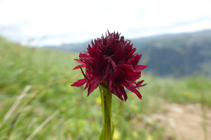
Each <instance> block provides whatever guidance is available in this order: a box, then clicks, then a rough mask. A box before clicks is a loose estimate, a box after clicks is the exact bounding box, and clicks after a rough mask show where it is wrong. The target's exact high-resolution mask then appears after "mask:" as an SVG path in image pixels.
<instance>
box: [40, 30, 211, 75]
mask: <svg viewBox="0 0 211 140" xmlns="http://www.w3.org/2000/svg"><path fill="white" fill-rule="evenodd" d="M90 42H91V41H87V42H84V43H77V44H63V45H61V46H60V47H56V48H57V49H59V50H62V51H71V52H82V51H83V50H86V48H87V46H88V44H90ZM131 42H132V43H133V45H134V47H136V48H137V51H138V52H139V53H141V54H143V57H142V59H141V63H142V64H143V63H144V64H146V65H148V67H147V69H146V71H149V72H151V73H153V74H156V75H159V76H169V75H173V76H176V77H177V76H189V75H193V74H197V75H209V76H211V30H204V31H198V32H192V33H181V34H164V35H158V36H152V37H144V38H136V39H131ZM43 48H51V49H52V48H55V47H50V46H48V47H46V46H44V47H43Z"/></svg>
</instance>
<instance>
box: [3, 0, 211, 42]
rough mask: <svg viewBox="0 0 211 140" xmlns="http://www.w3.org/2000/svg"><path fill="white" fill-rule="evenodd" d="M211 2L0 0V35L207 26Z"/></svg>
mask: <svg viewBox="0 0 211 140" xmlns="http://www.w3.org/2000/svg"><path fill="white" fill-rule="evenodd" d="M209 1H210V0H159V1H158V0H127V1H126V0H125V1H124V0H104V1H101V0H0V36H3V37H5V38H7V39H10V40H12V41H15V42H20V43H22V44H26V45H35V46H42V45H60V44H63V43H77V42H84V41H87V40H90V39H92V38H96V37H101V35H102V34H105V32H106V31H107V30H109V31H110V32H113V31H118V32H121V35H124V36H125V38H138V37H145V36H151V35H157V34H165V33H181V32H192V31H198V30H204V29H211V10H210V2H209Z"/></svg>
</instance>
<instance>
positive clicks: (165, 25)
mask: <svg viewBox="0 0 211 140" xmlns="http://www.w3.org/2000/svg"><path fill="white" fill-rule="evenodd" d="M107 30H109V31H110V32H113V31H116V32H120V33H121V35H123V36H125V38H126V39H130V40H131V42H132V43H133V46H134V47H135V48H137V52H138V53H140V54H142V59H141V61H140V63H141V64H144V65H148V67H147V68H146V69H145V70H144V71H143V73H142V77H141V79H143V80H145V83H147V86H145V87H142V88H140V92H141V94H142V96H143V99H142V100H139V99H138V98H137V97H136V95H135V94H134V93H131V92H129V91H128V92H127V93H128V100H127V102H122V101H121V100H119V99H118V98H117V97H115V96H113V107H112V120H113V122H114V125H115V132H114V137H113V140H190V139H192V140H211V135H210V134H211V80H210V79H211V10H210V2H209V0H194V1H193V0H192V1H191V0H183V1H182V0H159V1H156V0H148V1H144V0H130V1H120V0H115V1H114V0H113V1H112V0H107V1H97V0H89V1H86V0H79V1H72V0H0V36H1V37H0V139H2V140H21V139H26V140H71V139H72V140H96V139H98V136H99V133H100V131H101V127H102V113H101V105H100V103H101V100H100V95H99V90H98V89H97V90H95V91H94V92H93V93H92V94H91V95H90V96H89V97H87V91H86V90H85V91H84V90H83V87H82V88H74V87H71V86H70V85H71V84H72V83H73V82H75V81H76V80H78V79H80V78H82V77H83V76H82V74H81V72H80V70H75V71H73V70H72V69H73V68H74V67H75V66H76V65H77V62H74V61H73V59H75V58H78V54H79V52H82V51H83V50H86V48H87V46H88V44H90V43H91V39H95V38H97V37H101V36H102V34H103V35H105V33H106V32H107Z"/></svg>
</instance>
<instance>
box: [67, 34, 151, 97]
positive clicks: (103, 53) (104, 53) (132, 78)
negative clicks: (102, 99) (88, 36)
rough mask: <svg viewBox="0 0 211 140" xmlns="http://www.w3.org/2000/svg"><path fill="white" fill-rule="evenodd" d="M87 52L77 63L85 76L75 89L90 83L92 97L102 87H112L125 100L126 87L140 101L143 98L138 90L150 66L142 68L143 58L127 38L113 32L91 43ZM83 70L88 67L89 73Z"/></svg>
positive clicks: (115, 93)
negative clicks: (142, 74) (141, 60)
mask: <svg viewBox="0 0 211 140" xmlns="http://www.w3.org/2000/svg"><path fill="white" fill-rule="evenodd" d="M91 45H92V46H90V45H88V48H87V51H84V53H80V54H79V58H80V59H75V61H77V62H79V63H81V64H80V65H78V66H76V67H75V68H74V69H79V68H80V69H81V71H82V74H83V75H84V78H83V79H80V80H78V81H77V82H75V83H73V84H72V85H71V86H76V87H79V86H82V85H84V84H86V86H85V89H86V88H88V96H89V95H90V93H91V92H93V91H94V90H95V89H96V88H97V87H98V86H99V84H101V85H103V86H104V87H105V86H106V87H108V88H109V90H110V92H111V93H113V94H114V95H116V96H117V97H119V98H120V99H121V100H123V98H124V100H125V101H126V100H127V94H126V92H125V89H124V87H125V88H127V89H128V90H130V91H131V92H133V93H135V94H136V95H137V96H138V97H139V98H140V99H141V98H142V96H141V94H140V92H139V91H138V90H137V88H139V87H142V86H144V85H146V84H142V83H143V82H144V80H142V81H139V82H136V80H138V79H139V78H140V77H141V72H142V70H144V69H145V68H146V67H147V66H144V65H138V62H139V60H140V59H141V56H142V55H139V54H138V53H135V51H136V48H133V44H131V42H130V40H125V39H124V36H120V34H119V33H118V32H117V33H115V32H114V33H110V32H109V31H108V34H106V36H105V37H104V36H103V35H102V37H101V38H97V39H95V40H94V41H91ZM82 68H86V70H85V73H84V72H83V70H82Z"/></svg>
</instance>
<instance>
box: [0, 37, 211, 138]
mask: <svg viewBox="0 0 211 140" xmlns="http://www.w3.org/2000/svg"><path fill="white" fill-rule="evenodd" d="M74 58H78V55H77V54H73V53H67V52H60V51H56V50H44V49H38V48H29V47H22V46H21V45H19V44H15V43H11V42H9V41H6V40H4V39H2V38H0V66H1V69H0V127H1V128H0V139H5V140H6V139H10V140H21V139H26V138H29V137H30V138H32V140H67V139H68V136H67V135H68V134H70V135H71V137H72V139H73V140H88V139H90V140H96V139H97V137H98V135H99V134H100V131H101V127H102V125H101V124H102V112H101V105H100V104H99V103H97V102H96V99H98V97H100V93H99V90H95V91H94V92H93V93H91V94H90V96H89V97H87V91H84V90H83V89H82V88H73V87H71V86H70V85H71V84H72V83H73V82H75V81H76V80H77V79H79V78H82V74H81V72H80V70H75V71H73V70H72V69H73V68H74V67H75V66H76V65H77V62H74V60H73V59H74ZM141 79H144V80H145V81H146V83H148V85H147V86H145V87H143V88H140V91H141V94H142V96H143V99H142V100H139V99H138V98H137V97H136V95H135V94H133V93H130V92H129V93H128V100H127V102H122V101H120V100H119V99H118V98H117V97H113V107H112V120H113V122H114V125H115V128H116V132H119V134H120V135H119V140H140V138H141V139H146V138H147V137H148V136H149V135H150V136H152V137H156V140H163V139H164V137H165V135H164V134H165V133H164V129H163V128H162V127H160V126H159V125H156V124H152V123H149V122H147V121H145V120H144V119H143V118H144V115H149V114H151V113H156V112H159V111H162V104H163V102H179V103H200V102H203V103H204V104H205V105H207V106H211V94H210V92H209V91H211V81H210V80H209V79H208V78H205V77H199V76H195V77H190V78H189V77H187V78H180V79H173V78H171V77H169V78H165V79H164V78H158V77H153V76H151V75H149V74H146V73H143V74H142V78H141ZM27 85H31V88H30V89H29V91H28V92H27V93H26V95H24V97H23V98H20V95H21V94H22V95H23V93H22V92H23V90H24V89H25V88H26V87H27ZM201 97H203V98H201ZM15 102H16V104H15V108H14V111H12V112H11V114H9V115H8V117H7V118H6V119H5V116H6V114H8V112H10V111H11V110H12V106H13V104H14V103H15ZM18 102H19V103H18ZM9 110H10V111H9ZM46 120H47V121H46ZM48 120H49V121H48ZM45 121H46V122H45ZM42 123H43V125H41V124H42ZM41 126H42V127H41ZM117 134H118V133H116V137H118V135H117ZM7 136H8V137H7ZM116 140H117V139H116Z"/></svg>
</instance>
